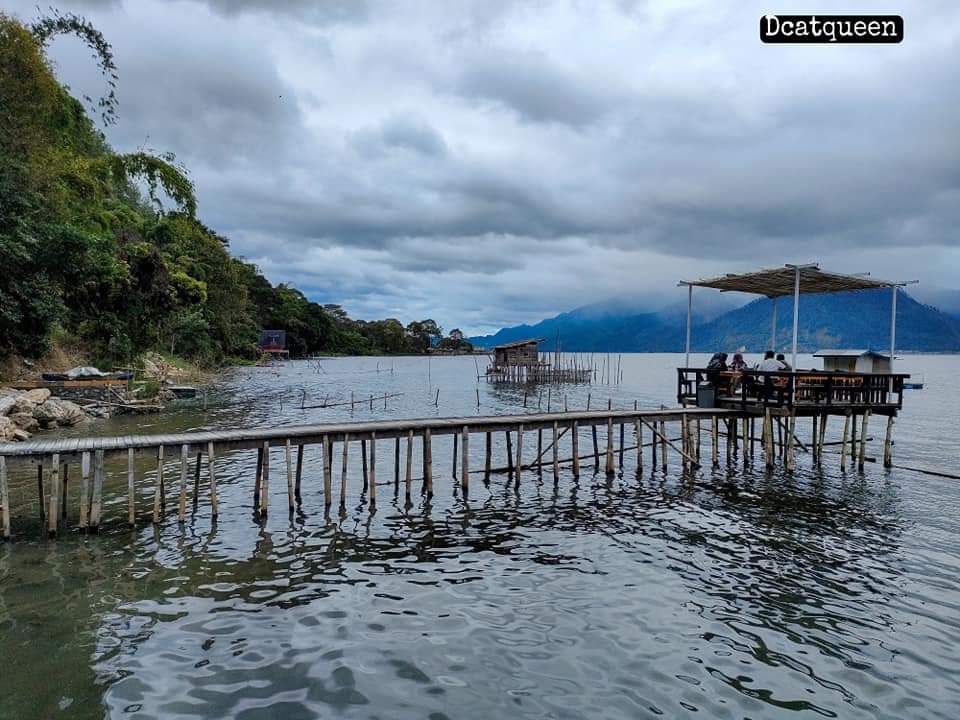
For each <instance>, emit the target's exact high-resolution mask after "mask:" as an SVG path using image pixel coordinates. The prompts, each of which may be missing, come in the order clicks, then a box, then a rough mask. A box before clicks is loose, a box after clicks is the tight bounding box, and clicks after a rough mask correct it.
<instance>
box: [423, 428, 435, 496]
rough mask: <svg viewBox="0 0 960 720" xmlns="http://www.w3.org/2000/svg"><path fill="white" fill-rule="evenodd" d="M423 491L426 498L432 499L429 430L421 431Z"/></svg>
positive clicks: (431, 443) (431, 456)
mask: <svg viewBox="0 0 960 720" xmlns="http://www.w3.org/2000/svg"><path fill="white" fill-rule="evenodd" d="M423 461H424V462H423V468H424V472H423V491H424V492H425V493H426V494H427V497H433V442H432V439H431V437H430V428H426V429H425V430H424V431H423Z"/></svg>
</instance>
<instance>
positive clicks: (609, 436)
mask: <svg viewBox="0 0 960 720" xmlns="http://www.w3.org/2000/svg"><path fill="white" fill-rule="evenodd" d="M605 470H606V473H607V475H613V474H614V473H615V472H616V471H615V470H614V467H613V418H612V417H609V418H607V453H606V468H605Z"/></svg>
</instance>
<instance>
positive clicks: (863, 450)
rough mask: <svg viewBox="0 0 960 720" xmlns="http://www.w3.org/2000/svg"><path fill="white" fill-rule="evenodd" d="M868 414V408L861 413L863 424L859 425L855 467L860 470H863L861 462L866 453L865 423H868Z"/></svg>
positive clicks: (869, 412)
mask: <svg viewBox="0 0 960 720" xmlns="http://www.w3.org/2000/svg"><path fill="white" fill-rule="evenodd" d="M870 414H871V411H870V410H867V411H866V412H865V413H864V414H863V424H862V425H861V426H860V455H859V457H858V458H857V468H858V469H860V470H863V463H864V461H865V460H866V455H867V437H868V436H867V425H868V424H869V423H870Z"/></svg>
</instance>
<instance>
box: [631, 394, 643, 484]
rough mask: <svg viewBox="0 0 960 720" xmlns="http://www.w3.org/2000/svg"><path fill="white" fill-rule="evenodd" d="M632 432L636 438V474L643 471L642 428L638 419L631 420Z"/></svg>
mask: <svg viewBox="0 0 960 720" xmlns="http://www.w3.org/2000/svg"><path fill="white" fill-rule="evenodd" d="M633 409H634V410H636V409H637V404H636V403H634V404H633ZM633 432H634V434H635V435H636V436H637V472H641V471H642V470H643V427H641V425H640V418H634V419H633Z"/></svg>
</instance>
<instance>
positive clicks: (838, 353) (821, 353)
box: [813, 350, 889, 357]
mask: <svg viewBox="0 0 960 720" xmlns="http://www.w3.org/2000/svg"><path fill="white" fill-rule="evenodd" d="M861 355H874V356H876V357H889V355H888V354H886V353H880V352H877V351H876V350H817V352H815V353H814V354H813V356H814V357H860V356H861Z"/></svg>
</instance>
